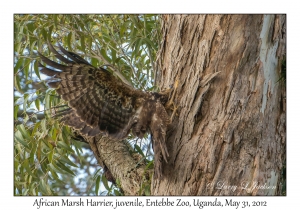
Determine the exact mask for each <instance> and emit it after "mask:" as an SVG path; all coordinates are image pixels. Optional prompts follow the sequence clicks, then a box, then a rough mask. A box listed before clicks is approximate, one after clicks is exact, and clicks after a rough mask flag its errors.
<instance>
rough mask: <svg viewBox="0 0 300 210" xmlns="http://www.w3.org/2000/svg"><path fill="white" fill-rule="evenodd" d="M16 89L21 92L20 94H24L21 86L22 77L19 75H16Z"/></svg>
mask: <svg viewBox="0 0 300 210" xmlns="http://www.w3.org/2000/svg"><path fill="white" fill-rule="evenodd" d="M15 88H16V89H17V91H19V92H20V93H22V92H23V91H22V88H21V84H20V77H19V76H18V75H15Z"/></svg>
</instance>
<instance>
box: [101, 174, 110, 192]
mask: <svg viewBox="0 0 300 210" xmlns="http://www.w3.org/2000/svg"><path fill="white" fill-rule="evenodd" d="M102 183H103V185H104V187H105V189H107V190H108V191H110V188H109V186H108V181H107V179H106V177H105V176H102Z"/></svg>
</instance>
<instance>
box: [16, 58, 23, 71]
mask: <svg viewBox="0 0 300 210" xmlns="http://www.w3.org/2000/svg"><path fill="white" fill-rule="evenodd" d="M23 63H24V58H19V59H18V62H17V63H16V65H15V67H14V74H15V73H16V72H17V71H18V70H19V69H20V67H21V66H22V65H23Z"/></svg>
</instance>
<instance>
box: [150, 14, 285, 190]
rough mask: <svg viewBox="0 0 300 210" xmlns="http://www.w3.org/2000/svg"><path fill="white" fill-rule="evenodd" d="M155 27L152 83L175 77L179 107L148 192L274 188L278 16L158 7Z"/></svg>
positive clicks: (278, 163) (279, 91)
mask: <svg viewBox="0 0 300 210" xmlns="http://www.w3.org/2000/svg"><path fill="white" fill-rule="evenodd" d="M162 28H163V36H164V37H163V41H164V42H163V45H162V49H161V51H160V52H159V57H158V66H159V68H160V71H158V73H159V74H158V84H160V87H161V88H167V87H169V86H170V85H172V84H174V83H175V81H176V80H178V81H179V83H178V84H179V86H178V87H177V89H176V91H175V97H174V104H175V105H176V106H177V107H178V109H177V116H176V117H175V118H174V119H173V123H172V125H171V126H170V128H169V130H168V133H167V145H168V149H169V154H170V157H169V163H168V164H164V165H163V168H164V177H163V179H155V180H153V182H152V194H153V195H276V194H279V193H280V182H279V180H280V175H281V170H282V167H283V163H284V161H285V145H286V126H285V120H286V110H285V104H286V101H285V85H283V84H282V83H280V82H277V80H278V79H279V73H280V66H281V59H282V56H283V54H285V16H284V15H165V16H163V24H162ZM218 71H221V72H220V73H219V74H218V75H217V76H216V77H215V79H214V80H209V79H207V78H208V77H209V76H210V75H212V74H213V73H216V72H218ZM247 183H248V186H246V184H247ZM256 185H257V186H265V187H262V188H268V189H258V188H257V187H256V188H255V187H254V186H256ZM222 186H223V187H222ZM226 186H227V187H226ZM234 186H236V189H234V188H233V187H234ZM266 186H270V187H271V189H270V188H269V187H266ZM274 186H275V189H274V188H273V187H274ZM253 187H254V188H253ZM217 188H219V189H217ZM243 188H244V189H243Z"/></svg>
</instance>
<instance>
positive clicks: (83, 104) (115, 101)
mask: <svg viewBox="0 0 300 210" xmlns="http://www.w3.org/2000/svg"><path fill="white" fill-rule="evenodd" d="M48 46H49V49H50V51H51V52H52V53H53V54H54V56H55V57H56V58H57V59H59V60H60V61H61V62H62V63H56V62H54V61H52V60H50V59H48V58H46V57H45V56H43V55H42V54H41V53H39V56H40V58H41V60H42V61H43V63H44V65H43V64H42V63H40V62H39V67H41V68H42V69H41V70H40V71H41V72H42V73H43V74H46V75H48V76H51V77H52V78H51V80H50V82H48V85H49V86H50V87H52V88H56V92H57V93H58V94H59V95H60V96H61V97H62V99H64V100H65V101H66V102H68V106H69V107H70V109H68V110H67V111H65V112H64V113H63V116H62V118H61V121H62V122H63V123H64V124H66V125H68V126H71V127H73V128H74V129H76V130H78V131H79V132H80V134H81V135H85V136H96V135H98V134H102V135H108V136H109V137H111V138H114V139H120V140H122V139H124V138H126V137H127V135H128V134H129V133H130V132H131V133H132V134H133V135H135V136H137V137H139V138H142V137H143V136H144V135H145V133H146V132H150V133H151V135H152V139H153V150H154V161H155V172H154V173H155V176H156V177H157V176H159V177H160V176H161V174H162V159H164V160H165V161H166V162H167V157H168V156H169V154H168V149H167V146H166V142H165V136H166V130H167V125H168V124H169V123H170V119H169V116H168V114H167V112H166V110H165V107H164V105H165V104H166V102H167V101H168V98H169V92H170V91H169V90H166V91H163V92H159V93H156V92H144V91H141V90H138V89H134V88H133V87H131V86H129V85H127V84H125V83H124V82H122V81H121V80H120V79H119V78H117V77H116V76H114V75H113V74H112V73H111V72H109V71H108V70H106V69H104V68H101V67H99V68H97V67H94V66H92V65H91V64H90V63H89V62H87V61H86V60H84V59H83V58H82V57H80V56H79V55H77V54H75V53H73V52H69V51H67V50H66V49H64V48H63V47H61V46H60V45H59V46H58V48H59V49H60V51H61V52H60V53H59V52H57V50H56V49H55V48H54V47H53V46H52V45H51V44H50V43H48ZM63 63H64V64H63Z"/></svg>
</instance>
